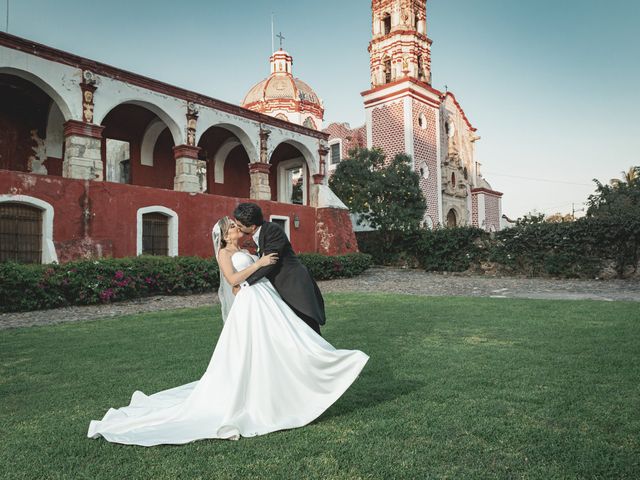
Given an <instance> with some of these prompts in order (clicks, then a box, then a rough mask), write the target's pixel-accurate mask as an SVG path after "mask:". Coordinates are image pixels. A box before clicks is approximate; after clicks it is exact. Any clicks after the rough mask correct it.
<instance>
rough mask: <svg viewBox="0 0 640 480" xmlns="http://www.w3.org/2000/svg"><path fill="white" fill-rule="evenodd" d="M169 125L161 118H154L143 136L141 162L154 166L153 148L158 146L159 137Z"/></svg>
mask: <svg viewBox="0 0 640 480" xmlns="http://www.w3.org/2000/svg"><path fill="white" fill-rule="evenodd" d="M167 128H168V127H167V125H166V124H165V123H164V121H162V120H160V119H156V120H153V121H152V122H151V123H150V124H149V126H148V127H147V129H146V130H145V132H144V135H143V136H142V145H141V147H140V163H141V164H142V165H146V166H148V167H153V150H154V149H155V147H156V142H157V141H158V137H159V136H160V134H161V133H162V132H164V131H165V130H166V129H167Z"/></svg>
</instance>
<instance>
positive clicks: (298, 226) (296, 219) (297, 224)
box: [293, 213, 300, 230]
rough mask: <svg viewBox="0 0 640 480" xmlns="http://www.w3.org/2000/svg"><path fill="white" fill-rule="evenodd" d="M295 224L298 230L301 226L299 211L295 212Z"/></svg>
mask: <svg viewBox="0 0 640 480" xmlns="http://www.w3.org/2000/svg"><path fill="white" fill-rule="evenodd" d="M293 226H294V227H295V229H296V230H297V229H298V228H300V217H299V216H298V214H297V213H294V214H293Z"/></svg>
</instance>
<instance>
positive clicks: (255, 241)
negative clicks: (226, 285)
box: [240, 225, 262, 288]
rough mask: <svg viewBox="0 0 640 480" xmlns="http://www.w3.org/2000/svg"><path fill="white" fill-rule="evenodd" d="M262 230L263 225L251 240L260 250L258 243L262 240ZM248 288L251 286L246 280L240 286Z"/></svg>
mask: <svg viewBox="0 0 640 480" xmlns="http://www.w3.org/2000/svg"><path fill="white" fill-rule="evenodd" d="M261 228H262V225H260V226H259V227H258V228H257V229H256V231H255V232H253V235H252V236H251V238H253V241H254V243H255V244H256V245H257V247H258V248H260V244H259V243H258V241H259V240H260V229H261ZM248 286H249V283H247V281H246V280H245V281H244V282H242V283H241V284H240V288H244V287H248Z"/></svg>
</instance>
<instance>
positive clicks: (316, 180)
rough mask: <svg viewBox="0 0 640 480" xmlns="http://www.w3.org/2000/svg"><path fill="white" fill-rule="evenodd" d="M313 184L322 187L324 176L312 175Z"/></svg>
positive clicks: (319, 174)
mask: <svg viewBox="0 0 640 480" xmlns="http://www.w3.org/2000/svg"><path fill="white" fill-rule="evenodd" d="M313 183H314V184H316V185H322V184H323V183H324V175H323V174H321V173H316V174H315V175H313Z"/></svg>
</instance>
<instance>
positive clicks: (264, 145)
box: [260, 127, 271, 163]
mask: <svg viewBox="0 0 640 480" xmlns="http://www.w3.org/2000/svg"><path fill="white" fill-rule="evenodd" d="M269 135H271V130H268V129H266V128H262V127H260V162H261V163H269Z"/></svg>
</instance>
